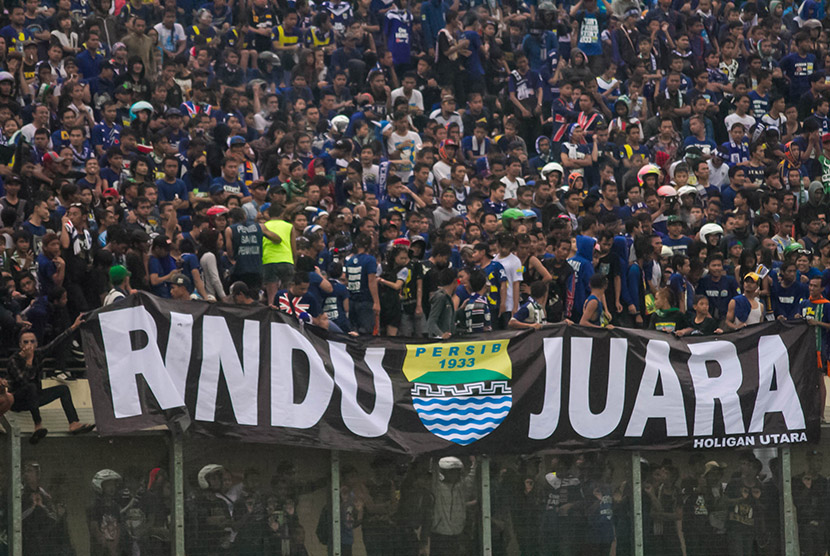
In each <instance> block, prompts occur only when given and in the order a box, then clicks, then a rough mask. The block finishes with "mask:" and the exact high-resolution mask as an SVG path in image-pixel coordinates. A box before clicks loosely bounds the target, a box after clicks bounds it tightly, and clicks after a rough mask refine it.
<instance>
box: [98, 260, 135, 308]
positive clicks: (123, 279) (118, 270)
mask: <svg viewBox="0 0 830 556" xmlns="http://www.w3.org/2000/svg"><path fill="white" fill-rule="evenodd" d="M109 275H110V284H111V285H112V288H111V289H110V291H109V292H108V293H107V295H106V297H104V303H103V305H104V307H106V306H108V305H112V304H113V303H117V302H118V301H120V300H122V299H124V298H125V297H127V295H129V289H130V287H129V285H128V283H127V278H129V276H130V271H129V270H127V268H126V267H124V266H122V265H120V264H117V265H114V266H112V267H110V270H109Z"/></svg>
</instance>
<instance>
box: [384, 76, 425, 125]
mask: <svg viewBox="0 0 830 556" xmlns="http://www.w3.org/2000/svg"><path fill="white" fill-rule="evenodd" d="M415 75H416V74H415V72H407V73H405V74H404V76H403V80H402V81H401V85H402V86H401V87H398V88H397V89H394V90H393V91H392V104H393V105H394V104H395V101H396V100H397V99H398V98H400V97H403V98H405V99H406V102H407V104H408V105H409V113H410V114H413V115H419V114H423V113H424V95H422V94H421V91H419V90H418V89H416V88H415V85H416V80H415Z"/></svg>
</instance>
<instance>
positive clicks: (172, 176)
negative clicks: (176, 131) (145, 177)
mask: <svg viewBox="0 0 830 556" xmlns="http://www.w3.org/2000/svg"><path fill="white" fill-rule="evenodd" d="M162 170H163V171H164V177H163V178H161V179H160V180H157V181H156V187H158V190H159V201H169V202H171V203H173V208H174V209H176V210H177V211H183V210H185V209H187V207H189V206H190V202H189V201H188V193H187V186H186V185H185V183H184V182H183V181H182V180H180V179H179V178H178V175H179V161H178V159H177V158H176V157H175V156H170V155H168V156H166V157H164V162H163V163H162Z"/></svg>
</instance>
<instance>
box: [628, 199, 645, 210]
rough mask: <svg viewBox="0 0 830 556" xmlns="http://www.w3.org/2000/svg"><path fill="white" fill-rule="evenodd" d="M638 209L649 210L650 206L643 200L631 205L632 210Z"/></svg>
mask: <svg viewBox="0 0 830 556" xmlns="http://www.w3.org/2000/svg"><path fill="white" fill-rule="evenodd" d="M638 210H648V206H647V205H646V204H645V203H643V202H642V201H640V202H639V203H635V204H634V206H633V207H631V212H637V211H638Z"/></svg>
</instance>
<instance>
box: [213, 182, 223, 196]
mask: <svg viewBox="0 0 830 556" xmlns="http://www.w3.org/2000/svg"><path fill="white" fill-rule="evenodd" d="M224 192H225V187H224V186H223V185H222V184H221V183H216V184H214V185H211V186H210V194H211V195H221V194H222V193H224Z"/></svg>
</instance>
